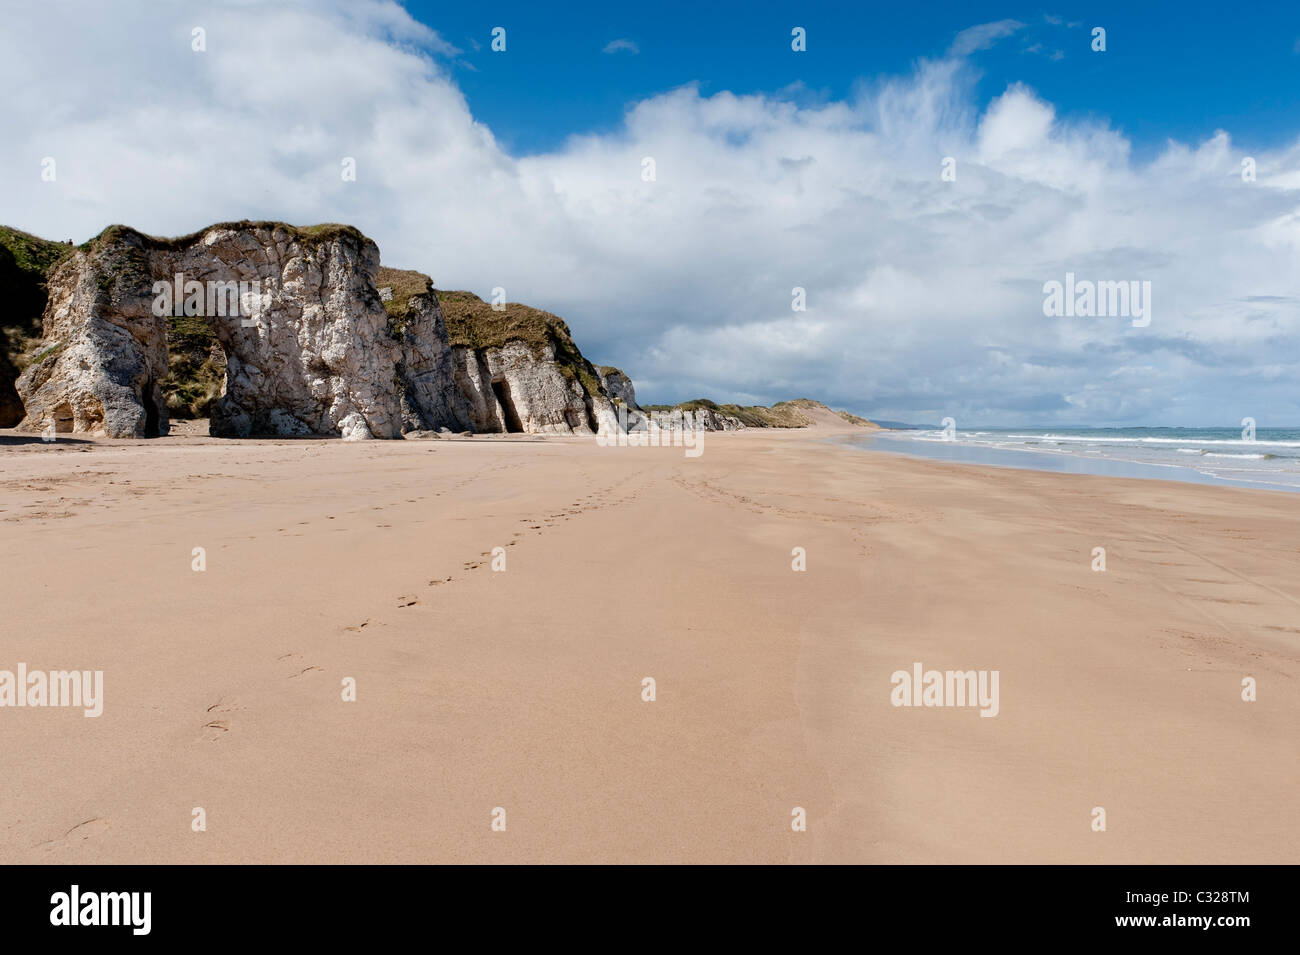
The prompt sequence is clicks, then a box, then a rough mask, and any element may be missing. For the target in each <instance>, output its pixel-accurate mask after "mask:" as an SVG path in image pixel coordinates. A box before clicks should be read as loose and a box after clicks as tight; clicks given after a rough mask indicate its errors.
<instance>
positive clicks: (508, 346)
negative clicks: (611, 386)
mask: <svg viewBox="0 0 1300 955" xmlns="http://www.w3.org/2000/svg"><path fill="white" fill-rule="evenodd" d="M438 301H439V303H440V304H441V307H442V311H443V315H444V316H445V318H446V325H447V335H448V339H449V341H450V343H451V354H452V366H453V372H454V378H455V382H456V388H457V392H458V395H459V402H458V405H457V410H458V414H460V415H461V416H462V417H463V419H464V420H465V421H466V424H467V427H468V429H469V430H472V431H519V432H526V433H529V434H597V433H601V432H610V431H612V430H616V429H617V428H618V426H619V425H618V419H617V416H616V415H615V413H614V405H613V403H612V402H611V401H610V395H609V393H608V392H607V390H606V388H605V386H604V384H603V382H602V380H601V377H600V375H599V373H598V372H597V371H596V369H595V367H594V366H593V365H592V364H591V363H590V362H588V361H587V360H586V359H585V358H583V357H582V353H581V352H580V351H579V350H578V347H577V345H576V344H574V341H573V336H572V335H571V334H570V333H569V327H568V325H566V324H565V323H564V321H563V320H562V319H560V318H559V317H557V316H555V315H552V314H550V313H549V312H543V311H541V310H539V309H535V308H529V307H528V306H527V305H520V304H518V303H514V302H511V303H509V304H504V303H503V304H502V305H500V306H498V307H496V308H493V306H491V305H489V304H488V303H486V302H484V301H483V300H482V299H480V298H479V297H478V296H477V295H474V294H472V293H470V292H439V293H438Z"/></svg>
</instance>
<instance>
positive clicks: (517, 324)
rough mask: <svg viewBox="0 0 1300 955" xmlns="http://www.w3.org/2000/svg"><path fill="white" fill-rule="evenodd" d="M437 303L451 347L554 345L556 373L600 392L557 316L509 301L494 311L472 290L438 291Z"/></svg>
mask: <svg viewBox="0 0 1300 955" xmlns="http://www.w3.org/2000/svg"><path fill="white" fill-rule="evenodd" d="M394 296H396V291H394ZM438 304H439V305H440V306H441V307H442V317H443V319H444V320H445V321H446V323H447V338H448V339H449V340H450V342H451V345H452V347H453V348H454V347H456V346H462V347H465V348H475V349H477V348H500V347H502V346H503V345H505V344H506V342H510V341H518V342H523V343H524V344H526V345H529V346H531V347H532V348H533V350H534V352H535V353H537V352H538V351H540V350H541V349H542V348H544V347H545V346H546V345H548V344H549V345H551V346H552V347H553V348H554V351H555V361H556V364H557V365H558V366H559V368H560V374H562V375H564V377H565V378H566V379H568V380H569V381H577V382H578V383H579V384H581V385H582V388H583V390H584V391H585V392H586V393H587V394H588V395H593V396H594V395H600V394H602V393H603V392H602V391H601V386H600V375H599V373H598V372H597V371H596V368H595V366H593V365H592V364H591V362H589V361H587V359H585V358H583V357H582V352H580V351H579V350H578V346H577V345H576V344H574V341H573V335H572V333H571V332H570V331H569V326H568V325H566V324H565V322H564V319H562V318H560V317H559V316H558V315H552V314H551V313H550V312H543V311H542V310H541V309H537V308H531V307H529V306H527V305H520V304H519V303H518V302H509V303H507V304H506V305H505V307H504V308H502V309H501V310H500V311H498V310H497V309H494V308H493V307H492V306H491V305H489V304H488V303H487V302H485V301H483V300H482V299H481V298H479V297H478V296H477V295H475V294H474V293H473V292H461V291H451V292H444V291H442V290H439V291H438Z"/></svg>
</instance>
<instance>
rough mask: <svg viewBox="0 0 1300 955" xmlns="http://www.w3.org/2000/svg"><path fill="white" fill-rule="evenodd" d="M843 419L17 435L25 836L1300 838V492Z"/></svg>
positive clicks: (818, 841)
mask: <svg viewBox="0 0 1300 955" xmlns="http://www.w3.org/2000/svg"><path fill="white" fill-rule="evenodd" d="M825 424H826V425H831V424H832V423H830V422H826V423H825ZM835 430H836V429H835V428H834V427H827V426H824V427H822V428H819V429H816V430H812V429H810V430H807V431H788V432H767V431H764V432H759V431H746V432H741V433H737V434H727V435H720V434H710V435H708V436H707V439H706V441H705V445H704V453H703V454H702V455H701V456H699V457H696V458H687V457H685V456H684V454H683V452H682V449H680V448H600V447H597V446H596V445H595V443H594V441H592V440H591V439H586V440H584V439H577V438H573V439H569V438H554V439H545V440H527V439H524V440H519V439H506V438H497V439H483V438H474V439H470V440H436V441H392V442H362V443H344V442H340V441H324V440H299V441H291V440H277V441H247V442H239V443H234V442H223V441H218V440H215V439H208V438H203V437H196V436H185V435H180V436H176V437H172V438H167V439H161V440H158V441H151V442H130V441H122V442H118V441H106V440H95V439H79V440H76V441H72V440H61V441H59V442H56V443H55V444H53V445H47V444H44V443H42V442H40V441H36V440H31V439H30V437H27V438H22V439H20V438H17V437H15V436H13V433H12V432H0V487H2V488H3V493H2V495H0V529H2V532H0V552H2V553H3V567H4V572H3V575H0V594H2V595H3V603H2V606H3V608H4V609H3V614H4V639H3V647H2V653H0V668H12V667H13V666H15V665H16V664H17V663H18V662H24V663H26V664H27V665H28V666H29V667H32V668H44V669H64V668H67V669H72V668H75V669H100V670H103V671H104V696H105V702H104V714H103V716H101V717H99V718H86V717H84V716H83V715H82V714H81V712H80V711H74V710H69V709H34V708H28V709H8V708H5V709H0V750H2V751H3V752H5V753H6V754H10V758H9V759H7V760H6V771H5V772H4V773H3V774H0V805H3V806H4V808H5V812H4V814H3V821H2V822H0V862H7V863H13V862H77V863H90V862H194V863H199V862H347V861H359V862H371V861H385V862H389V861H391V862H398V861H402V862H420V861H429V862H432V861H443V862H543V861H546V862H579V861H608V862H647V861H664V862H682V861H700V862H704V861H708V862H741V861H744V862H814V861H821V862H849V861H864V862H981V861H994V862H1083V863H1089V862H1121V863H1127V862H1152V863H1157V862H1179V863H1184V862H1204V863H1211V862H1213V863H1231V862H1241V863H1246V862H1252V863H1260V862H1295V861H1297V857H1298V856H1300V834H1298V831H1297V826H1296V818H1295V793H1296V792H1297V790H1298V789H1300V768H1298V767H1300V760H1298V759H1297V756H1298V755H1300V743H1298V742H1297V735H1296V732H1295V728H1296V726H1297V725H1300V693H1297V677H1298V676H1300V588H1298V587H1297V583H1296V582H1297V580H1300V550H1297V546H1296V541H1297V540H1298V539H1300V533H1298V532H1300V509H1297V507H1296V498H1294V497H1291V496H1287V495H1281V494H1274V493H1269V492H1262V491H1260V492H1254V491H1239V490H1234V489H1224V488H1214V487H1200V486H1193V485H1185V484H1173V483H1164V482H1139V481H1122V480H1112V479H1105V478H1090V477H1082V476H1073V475H1059V474H1044V473H1031V472H1017V471H1008V470H992V469H980V468H973V467H960V466H954V465H948V464H943V463H938V462H926V461H916V460H907V459H902V458H896V457H890V456H886V455H875V454H871V453H865V452H862V451H859V450H855V449H851V448H848V447H845V446H843V445H842V444H839V443H837V442H836V440H835ZM197 547H201V548H204V550H205V554H206V570H204V571H202V572H196V571H195V570H193V569H192V561H193V559H194V558H193V556H192V555H193V551H194V548H197ZM497 547H500V548H502V549H503V551H502V552H500V553H504V555H505V560H506V569H505V570H504V572H501V571H494V570H493V549H494V548H497ZM796 547H801V548H804V549H805V551H806V555H807V570H806V571H804V572H795V571H793V570H792V568H791V562H792V554H791V552H792V549H793V548H796ZM1094 547H1105V548H1106V552H1107V570H1106V571H1105V572H1104V573H1098V572H1094V571H1093V570H1092V569H1091V566H1090V565H1091V562H1092V556H1091V552H1092V549H1093V548H1094ZM914 662H921V663H923V664H924V665H925V667H927V668H929V667H934V668H936V669H939V670H945V669H958V670H968V669H974V670H981V669H983V670H997V671H998V672H999V674H1000V708H999V712H998V714H997V716H996V717H995V718H981V717H980V716H979V713H978V712H977V711H976V710H974V709H972V708H969V707H967V708H960V707H952V708H925V707H895V706H893V705H891V701H890V696H891V674H893V673H894V672H895V671H899V670H907V669H910V668H911V667H912V665H913V663H914ZM1247 676H1249V677H1253V678H1255V679H1256V680H1257V682H1258V700H1257V701H1256V702H1252V703H1247V702H1243V701H1242V699H1241V681H1242V679H1243V677H1247ZM646 677H652V678H653V679H654V680H655V689H656V699H655V700H654V701H653V702H645V701H643V699H642V687H643V684H642V681H643V679H644V678H646ZM345 678H352V679H354V680H355V681H356V697H357V698H356V701H355V702H344V701H343V700H342V699H341V687H342V685H343V681H344V680H345ZM196 807H202V808H203V810H204V811H205V814H206V823H207V829H206V831H203V832H195V831H192V829H191V819H192V811H193V809H194V808H196ZM498 807H500V808H502V809H504V810H505V813H506V820H507V823H506V829H505V831H504V832H498V831H493V829H492V826H491V823H492V813H493V810H494V809H496V808H498ZM795 807H800V808H802V809H804V810H805V811H806V816H807V831H806V832H795V831H792V829H791V824H790V823H791V818H792V816H791V813H792V810H793V809H794V808H795ZM1094 807H1103V808H1104V809H1105V810H1106V819H1107V828H1106V831H1104V832H1095V831H1093V829H1092V826H1091V823H1092V812H1093V810H1094Z"/></svg>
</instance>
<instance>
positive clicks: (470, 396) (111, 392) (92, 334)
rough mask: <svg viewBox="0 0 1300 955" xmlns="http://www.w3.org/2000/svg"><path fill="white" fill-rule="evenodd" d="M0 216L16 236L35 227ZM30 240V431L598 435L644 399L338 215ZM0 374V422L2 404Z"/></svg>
mask: <svg viewBox="0 0 1300 955" xmlns="http://www.w3.org/2000/svg"><path fill="white" fill-rule="evenodd" d="M11 231H12V230H11ZM14 234H16V235H20V236H21V237H22V238H23V241H24V242H25V243H27V245H24V246H22V248H21V249H20V251H24V250H27V246H28V245H31V242H35V243H42V242H43V240H38V239H35V237H30V236H26V234H25V233H22V234H19V233H14ZM28 240H30V241H28ZM44 245H50V246H52V247H53V251H50V250H48V249H45V248H44V246H40V247H39V248H38V247H37V246H31V249H34V250H35V251H34V252H31V254H30V255H29V254H28V251H30V250H28V251H24V256H25V258H24V261H26V260H27V259H28V258H30V259H31V260H32V262H33V263H36V265H33V267H34V268H35V267H36V266H37V265H39V263H37V259H38V258H40V257H42V256H43V257H44V258H42V259H41V261H45V262H48V263H49V264H48V267H46V268H45V269H44V270H43V271H40V270H38V273H39V274H40V275H43V276H44V285H45V286H46V287H47V290H48V298H47V299H44V301H45V309H44V315H43V338H42V339H41V340H40V342H39V344H38V345H36V346H35V347H33V348H31V349H30V350H28V351H26V352H25V353H24V356H23V357H24V360H25V361H26V362H27V366H26V369H25V371H24V372H23V374H22V375H21V376H20V377H19V379H18V381H17V393H18V395H19V396H20V397H21V399H22V402H23V404H25V406H26V409H25V410H26V416H25V418H24V419H23V421H22V424H21V427H23V428H25V429H27V430H31V431H42V430H45V429H46V428H48V427H51V426H52V427H53V428H54V430H55V431H56V432H65V433H66V432H84V433H97V434H104V435H107V436H109V437H115V438H123V437H137V438H143V437H152V436H158V435H165V434H166V433H167V431H168V427H169V416H170V414H171V413H173V412H174V413H176V414H178V415H181V416H189V417H194V416H203V415H207V416H208V417H209V422H210V424H209V429H210V432H211V433H212V434H213V435H217V436H222V437H247V436H251V435H287V436H292V435H341V436H342V437H344V438H372V437H373V438H396V437H401V436H402V435H403V434H406V433H416V432H418V433H421V434H430V433H437V432H440V431H452V432H464V431H470V432H525V433H530V434H597V433H599V434H612V433H616V432H619V431H623V430H626V429H629V428H630V429H636V430H640V429H643V428H644V427H645V426H646V412H647V411H648V410H652V409H643V408H641V407H639V406H638V405H637V401H636V393H635V390H634V389H633V386H632V382H631V380H630V379H629V378H628V377H627V376H626V375H625V374H623V373H622V372H621V371H619V370H618V369H617V368H609V367H605V368H600V369H597V368H596V367H595V366H593V365H592V364H591V363H590V362H588V361H587V359H586V358H584V357H583V356H582V353H581V351H579V349H578V347H577V345H576V344H575V343H574V341H573V336H572V335H571V334H570V332H569V328H568V326H567V325H566V324H565V322H564V321H563V320H562V319H560V318H559V317H558V316H555V315H552V314H551V313H549V312H544V311H541V310H539V309H534V308H530V307H528V306H526V305H520V304H517V303H498V304H495V305H490V304H488V303H486V302H484V301H483V300H482V299H480V298H479V297H478V296H476V295H474V294H472V293H470V292H458V291H442V292H437V291H435V290H434V287H433V282H432V280H431V279H430V278H429V277H428V276H427V275H425V274H423V273H421V272H414V271H405V270H397V269H389V268H382V267H381V266H380V264H379V250H378V248H377V247H376V246H375V243H374V242H372V241H371V240H370V239H368V238H366V237H365V236H364V235H362V234H361V233H360V232H358V231H357V230H356V229H354V228H352V227H351V226H342V225H324V226H314V227H310V228H299V227H294V226H289V225H286V224H284V223H275V222H235V223H223V224H220V225H214V226H210V227H209V228H207V229H203V230H202V231H200V232H196V233H194V234H192V235H188V236H183V237H180V238H176V239H159V238H154V237H151V236H147V235H144V234H142V233H140V232H136V231H135V230H133V229H128V228H124V227H121V226H113V227H110V228H109V229H106V230H105V231H104V232H103V233H101V234H100V235H99V236H97V237H96V238H95V239H93V240H91V241H90V242H88V243H86V244H85V245H83V246H80V247H78V248H76V249H71V248H66V249H65V248H64V247H62V246H54V244H51V243H44ZM47 252H48V253H49V254H48V255H47V254H46V253H47ZM37 253H39V255H37ZM55 253H57V256H56V255H55ZM15 261H16V260H15ZM38 273H33V274H38ZM0 357H3V356H0ZM5 372H6V367H5V364H4V363H3V362H0V426H2V425H3V422H4V420H5V419H4V414H5V412H6V410H8V411H9V412H10V417H11V418H12V417H13V415H14V413H16V411H17V409H16V407H15V405H14V403H13V401H12V400H11V401H10V402H9V404H8V405H6V403H5V390H4V384H5V381H4V376H5ZM786 404H787V405H791V406H790V407H788V408H786V407H783V406H782V405H777V406H774V407H773V408H772V409H760V408H740V407H735V406H731V405H716V404H714V403H713V402H711V401H707V400H699V401H695V402H688V403H687V404H686V405H682V406H678V408H679V409H684V410H692V411H694V412H695V414H694V415H693V416H692V419H691V420H692V421H693V424H692V425H680V424H679V425H677V426H678V427H682V426H694V427H703V428H705V429H706V430H716V431H731V430H736V429H739V428H743V427H745V426H747V425H749V426H758V427H800V426H803V425H806V424H807V423H808V418H807V416H806V415H803V414H802V413H800V412H799V411H798V409H796V408H794V407H793V405H792V404H791V403H786ZM664 410H666V409H664ZM677 420H679V421H684V420H686V419H683V418H682V417H681V415H677ZM11 423H12V422H11Z"/></svg>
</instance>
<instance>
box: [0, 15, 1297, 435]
mask: <svg viewBox="0 0 1300 955" xmlns="http://www.w3.org/2000/svg"><path fill="white" fill-rule="evenodd" d="M6 17H7V19H6V29H5V30H4V31H3V32H0V83H2V84H3V85H4V88H6V89H9V90H11V91H16V95H12V96H10V97H7V98H4V99H2V100H0V126H2V127H3V128H4V129H5V130H6V132H7V136H6V139H5V140H4V142H3V143H0V210H4V212H3V221H4V222H5V223H6V224H10V225H14V226H17V227H19V228H22V229H26V230H28V231H31V232H34V233H36V234H38V235H44V236H49V237H53V238H56V239H63V238H74V239H75V240H77V241H82V240H84V239H86V238H89V237H90V236H92V235H94V234H96V233H98V232H99V231H100V230H102V229H103V228H104V227H105V226H107V225H109V224H110V223H115V222H120V223H125V224H128V225H131V226H133V227H135V228H138V229H141V230H142V231H145V232H149V233H152V234H155V235H182V234H186V233H189V232H192V231H194V230H196V229H199V228H201V227H203V226H205V225H207V224H210V223H213V222H220V221H226V220H231V219H239V218H249V219H280V220H285V221H289V222H296V223H303V224H307V223H314V222H349V223H352V224H354V225H356V226H357V227H358V228H360V229H361V230H362V231H363V232H365V233H366V234H367V235H368V236H370V237H372V238H373V239H374V240H375V241H376V242H377V243H378V245H379V248H380V250H381V252H382V257H383V261H384V262H385V263H386V264H388V265H391V266H394V267H398V268H415V269H420V270H422V271H424V272H427V273H429V274H430V275H432V276H433V277H434V279H435V282H436V283H437V285H438V287H439V288H442V289H456V288H462V289H469V290H471V291H474V292H476V293H478V294H480V295H482V296H484V297H489V296H491V295H492V294H493V289H495V288H501V289H504V290H505V295H506V297H507V298H508V299H509V300H511V301H518V302H526V303H528V304H530V305H535V306H538V307H540V308H544V309H547V310H548V311H551V312H554V313H555V314H558V315H561V316H563V317H564V319H565V320H566V321H567V322H568V324H569V327H570V328H571V329H572V330H573V333H574V336H575V338H576V340H577V342H578V344H579V345H580V347H581V348H582V350H583V352H584V354H586V355H587V357H589V358H590V359H591V360H592V361H594V362H596V363H598V364H608V365H616V366H618V367H620V368H622V369H623V370H624V371H625V372H627V373H628V374H629V375H630V376H631V378H632V380H633V381H634V383H635V384H636V388H637V394H638V396H639V397H640V398H641V399H643V400H645V401H647V402H656V403H659V402H672V401H680V400H685V399H690V398H695V397H700V396H708V397H712V398H714V399H716V400H719V401H734V402H738V403H742V404H770V403H772V402H775V401H780V400H783V399H788V398H793V397H811V398H817V399H820V400H822V401H825V402H826V403H828V404H831V405H833V406H835V407H842V408H847V409H848V410H850V411H853V412H856V413H859V414H864V415H866V416H868V417H871V416H876V417H880V418H883V419H887V420H895V421H929V422H935V421H939V420H941V419H942V418H944V417H948V416H952V417H954V418H955V419H956V420H957V421H958V422H959V426H960V427H966V426H968V425H974V424H1006V425H1031V424H1041V425H1052V424H1058V423H1090V424H1096V425H1188V426H1214V425H1223V426H1231V427H1236V426H1237V423H1238V422H1240V420H1241V419H1242V418H1243V417H1247V416H1250V417H1253V418H1255V419H1256V421H1257V422H1258V423H1259V426H1260V427H1277V426H1294V425H1296V424H1300V388H1297V387H1296V382H1297V381H1300V269H1297V268H1296V263H1297V261H1300V96H1297V95H1296V91H1297V79H1298V78H1300V77H1298V75H1297V73H1298V71H1300V52H1298V50H1300V4H1297V3H1285V4H1284V3H1277V2H1273V3H1257V4H1251V5H1249V6H1245V5H1242V6H1241V7H1240V8H1238V7H1233V6H1230V5H1229V6H1225V5H1216V6H1210V5H1209V4H1195V3H1177V4H1173V3H1170V4H1142V3H1115V4H1090V5H1089V6H1088V7H1087V8H1086V9H1083V8H1074V9H1071V8H1068V7H1056V6H1052V7H1040V6H1034V7H1029V6H1024V5H1021V4H1016V3H1010V4H997V5H993V4H983V3H981V4H970V3H944V4H922V5H918V4H910V5H908V4H888V5H884V4H873V5H870V6H867V5H861V4H842V5H840V4H837V5H828V4H806V3H803V4H798V5H795V4H790V5H784V4H782V5H777V4H770V3H769V4H744V5H739V4H736V5H728V6H727V7H725V8H723V9H719V6H718V5H717V4H698V5H695V4H691V5H688V4H673V3H662V2H657V3H654V4H642V5H635V6H628V7H627V8H626V9H623V8H611V7H597V6H595V5H582V4H579V5H572V4H570V5H564V6H559V5H556V7H555V8H554V9H544V8H539V7H538V6H537V5H535V4H528V5H525V4H501V5H490V4H489V5H486V6H484V5H476V4H450V3H440V4H432V3H427V4H426V3H423V2H420V0H411V2H410V3H409V4H408V5H405V6H403V5H399V4H398V3H397V2H395V0H275V2H271V0H193V2H187V3H173V4H160V3H158V2H156V0H118V2H115V3H113V4H112V5H108V4H103V3H100V2H97V0H49V2H46V3H40V4H23V5H15V6H14V7H13V8H12V9H10V10H8V11H7V12H6ZM74 22H75V23H76V24H78V28H77V29H75V30H70V29H68V26H67V25H68V24H69V23H74ZM497 26H501V27H504V28H505V29H506V52H504V53H494V52H492V51H491V49H490V45H491V31H492V28H493V27H497ZM794 26H802V27H805V28H806V30H807V38H808V49H807V52H804V53H794V52H792V51H791V49H790V30H791V28H792V27H794ZM1094 26H1101V27H1104V28H1105V29H1106V40H1107V49H1106V52H1104V53H1096V52H1093V51H1092V50H1091V31H1092V28H1093V27H1094ZM199 27H201V28H202V29H204V30H205V31H206V46H205V49H204V50H203V51H201V52H200V51H195V50H194V49H193V45H192V41H191V37H192V35H193V31H194V30H195V29H196V28H199ZM616 41H623V42H621V43H618V42H616ZM611 43H614V44H615V46H614V47H613V48H611V51H610V52H605V51H606V49H607V48H609V47H610V44H611ZM52 64H54V66H53V67H52ZM45 158H52V159H56V160H57V167H58V176H57V179H55V180H48V181H47V180H45V179H43V178H41V169H42V161H43V160H44V159H45ZM345 159H350V160H352V162H353V164H354V168H355V170H356V176H355V178H353V179H348V180H343V179H341V177H340V165H341V163H342V162H343V161H344V160H345ZM647 160H651V161H653V165H654V169H655V172H656V175H655V176H654V177H652V178H646V175H645V172H646V168H647V167H646V162H647ZM945 160H951V161H952V164H953V165H952V169H953V170H954V171H955V173H956V175H955V177H953V178H944V176H943V173H942V170H943V168H944V165H945ZM1247 167H1249V173H1250V174H1249V175H1247V174H1246V172H1247ZM1071 274H1073V275H1075V276H1076V277H1078V278H1080V279H1083V280H1086V281H1088V282H1105V283H1114V282H1125V283H1128V282H1142V283H1146V282H1149V283H1150V289H1151V308H1150V320H1149V321H1143V322H1141V323H1138V324H1135V323H1134V322H1132V321H1130V320H1129V318H1128V317H1126V316H1123V315H1121V316H1095V317H1094V316H1085V315H1083V314H1075V313H1073V312H1072V313H1071V314H1069V315H1059V314H1058V315H1049V314H1045V311H1044V301H1045V292H1046V290H1047V288H1048V287H1049V285H1050V283H1062V282H1065V281H1067V276H1069V275H1071ZM796 289H801V290H803V298H802V299H801V301H803V302H804V303H805V304H806V308H805V309H803V310H799V309H797V308H796V307H795V305H794V303H795V301H796V298H795V290H796Z"/></svg>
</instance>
